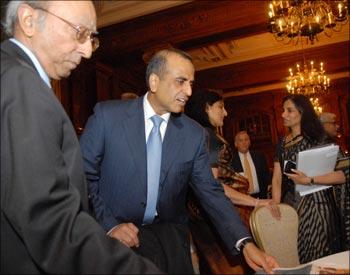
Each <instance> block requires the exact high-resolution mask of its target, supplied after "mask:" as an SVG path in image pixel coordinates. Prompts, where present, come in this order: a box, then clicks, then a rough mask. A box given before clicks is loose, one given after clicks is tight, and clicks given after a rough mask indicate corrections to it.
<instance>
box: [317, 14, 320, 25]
mask: <svg viewBox="0 0 350 275" xmlns="http://www.w3.org/2000/svg"><path fill="white" fill-rule="evenodd" d="M316 23H320V17H319V16H318V15H317V16H316Z"/></svg>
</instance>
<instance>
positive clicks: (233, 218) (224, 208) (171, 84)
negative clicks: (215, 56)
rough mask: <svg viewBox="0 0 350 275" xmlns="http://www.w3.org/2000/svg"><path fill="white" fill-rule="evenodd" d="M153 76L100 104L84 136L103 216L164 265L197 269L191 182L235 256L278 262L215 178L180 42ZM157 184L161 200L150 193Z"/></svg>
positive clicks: (158, 57) (117, 234)
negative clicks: (154, 145)
mask: <svg viewBox="0 0 350 275" xmlns="http://www.w3.org/2000/svg"><path fill="white" fill-rule="evenodd" d="M146 81H147V84H148V88H149V90H148V92H147V93H146V95H145V96H143V97H142V98H138V99H135V100H129V101H107V102H103V103H99V104H97V105H96V107H95V113H94V114H93V115H92V116H91V117H90V118H89V120H88V123H87V125H86V127H85V130H84V132H83V135H82V136H81V139H80V144H81V147H82V152H83V158H84V167H85V172H86V175H87V179H88V181H89V187H90V197H91V203H92V206H93V208H94V211H95V215H96V218H97V220H98V221H99V222H100V223H101V224H102V226H103V227H104V229H105V230H106V232H107V233H108V234H109V235H110V236H111V237H113V238H116V239H119V240H121V241H122V242H123V243H125V244H126V245H127V246H129V247H133V248H134V249H135V251H137V252H138V253H139V254H141V255H143V256H145V257H148V258H150V259H151V260H152V261H153V262H154V263H156V264H157V266H158V267H160V268H161V269H162V270H164V271H166V272H169V273H176V274H180V273H186V274H188V273H193V269H192V267H191V259H190V248H189V230H188V227H187V220H188V214H187V209H186V196H187V193H188V189H189V187H191V188H192V189H193V190H194V193H195V195H196V196H197V197H198V199H199V201H200V203H201V204H202V206H203V207H204V209H205V210H206V212H207V213H208V214H209V216H210V218H211V220H212V222H213V224H214V225H215V226H216V228H217V230H218V232H219V234H220V236H221V238H222V239H223V241H224V242H225V244H226V245H227V248H228V249H229V251H230V252H231V253H232V254H233V255H235V254H237V253H238V251H239V250H241V251H243V254H244V256H245V259H246V260H247V262H248V264H249V265H250V266H251V267H252V268H254V269H257V268H258V267H259V266H260V267H263V268H264V269H265V270H267V271H270V270H271V268H272V267H274V266H276V265H277V264H276V262H275V260H274V259H273V258H272V257H270V256H268V255H266V254H265V253H263V252H262V251H260V250H259V249H258V248H257V247H256V246H255V245H254V244H253V243H252V242H251V237H250V235H249V233H248V231H247V229H246V228H245V227H244V225H243V224H242V222H241V220H240V218H239V216H238V214H237V212H236V210H235V209H234V206H233V205H232V204H231V202H230V201H229V200H228V199H227V198H226V197H225V195H224V192H223V189H222V187H221V185H220V184H218V183H217V182H216V181H215V179H214V178H213V175H212V172H211V169H210V165H209V156H208V151H207V143H206V140H207V137H206V131H205V129H204V128H202V127H201V126H200V125H199V124H197V123H196V122H194V121H193V120H191V119H190V118H188V117H187V116H186V115H184V114H182V113H181V111H182V110H183V108H184V106H185V104H186V102H187V100H188V98H189V97H190V96H191V94H192V83H193V81H194V66H193V64H192V59H191V57H190V56H189V55H187V54H186V53H184V52H181V51H179V50H176V49H169V50H163V51H160V52H158V53H156V54H155V55H154V56H153V58H152V59H151V61H150V62H149V64H148V67H147V72H146ZM155 117H157V120H158V121H160V126H159V125H158V124H157V123H155V122H154V120H155V119H154V118H155ZM155 128H156V129H159V136H160V137H159V139H161V141H160V142H159V143H162V144H160V147H159V151H161V157H160V160H158V161H153V162H152V161H151V162H149V161H148V153H149V151H148V150H149V149H148V144H147V143H148V140H149V139H151V137H150V136H151V133H152V131H153V130H154V129H155ZM152 140H153V133H152ZM146 144H147V145H146ZM155 162H156V163H157V164H158V165H159V169H160V172H159V175H158V176H157V179H156V180H154V179H152V181H150V180H149V179H148V177H149V174H153V172H148V171H149V170H148V168H149V167H148V166H154V164H155ZM153 188H155V190H156V193H157V195H156V196H155V201H154V200H150V199H149V198H150V197H151V195H150V190H152V189H153ZM152 204H154V208H153V209H152V210H151V219H149V217H148V216H149V213H150V212H149V209H151V207H150V205H152ZM248 241H250V242H248Z"/></svg>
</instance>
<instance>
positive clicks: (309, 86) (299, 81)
mask: <svg viewBox="0 0 350 275" xmlns="http://www.w3.org/2000/svg"><path fill="white" fill-rule="evenodd" d="M296 68H297V69H296V71H295V72H293V69H292V68H289V76H288V78H287V80H288V83H287V86H286V87H287V91H288V93H291V94H303V95H305V96H308V97H311V96H314V95H320V94H324V93H326V92H327V90H328V88H329V86H330V79H329V77H327V75H326V72H325V70H324V67H323V62H321V63H320V69H319V70H317V69H316V68H315V66H314V62H313V61H310V66H308V65H307V63H306V62H305V59H304V64H303V69H301V68H300V65H299V64H297V65H296Z"/></svg>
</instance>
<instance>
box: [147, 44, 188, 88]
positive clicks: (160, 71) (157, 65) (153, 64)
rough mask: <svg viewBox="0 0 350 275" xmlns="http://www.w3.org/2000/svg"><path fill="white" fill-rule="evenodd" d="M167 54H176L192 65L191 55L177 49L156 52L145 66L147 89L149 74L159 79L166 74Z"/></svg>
mask: <svg viewBox="0 0 350 275" xmlns="http://www.w3.org/2000/svg"><path fill="white" fill-rule="evenodd" d="M169 54H177V55H179V56H181V57H182V58H184V59H187V60H188V61H190V62H191V63H193V62H192V57H191V55H189V54H188V53H186V52H184V51H181V50H178V49H174V48H169V49H165V50H161V51H159V52H157V53H156V54H155V55H153V57H152V58H151V60H150V62H149V63H148V66H147V70H146V83H147V87H148V88H149V77H150V76H151V74H156V75H157V76H158V77H159V78H163V76H164V74H165V72H166V65H167V56H168V55H169Z"/></svg>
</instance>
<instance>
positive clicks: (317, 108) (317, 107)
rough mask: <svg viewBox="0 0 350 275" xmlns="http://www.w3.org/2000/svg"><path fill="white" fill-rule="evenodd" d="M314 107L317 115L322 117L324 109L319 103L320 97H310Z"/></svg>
mask: <svg viewBox="0 0 350 275" xmlns="http://www.w3.org/2000/svg"><path fill="white" fill-rule="evenodd" d="M309 100H310V102H311V104H312V106H313V107H314V110H315V112H316V114H317V115H320V114H321V113H322V107H321V106H320V103H319V102H318V97H310V98H309Z"/></svg>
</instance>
